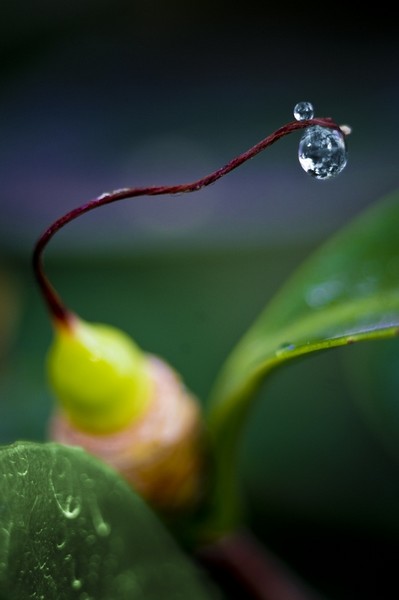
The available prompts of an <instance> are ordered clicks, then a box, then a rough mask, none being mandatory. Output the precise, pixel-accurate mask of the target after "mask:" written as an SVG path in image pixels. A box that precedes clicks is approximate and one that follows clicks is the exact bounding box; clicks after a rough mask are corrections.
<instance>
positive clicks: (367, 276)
mask: <svg viewBox="0 0 399 600" xmlns="http://www.w3.org/2000/svg"><path fill="white" fill-rule="evenodd" d="M398 224H399V192H397V193H395V194H392V195H391V196H389V197H387V198H385V199H384V200H383V201H380V202H379V203H377V204H376V205H375V206H372V207H371V208H370V209H368V210H367V211H366V212H365V213H364V214H362V215H360V216H359V217H357V218H356V219H355V220H354V221H353V222H352V223H350V224H349V225H348V226H347V227H345V228H344V229H343V230H342V231H340V232H338V233H337V234H336V235H335V236H333V237H332V239H331V240H329V241H328V242H327V243H326V244H324V245H323V247H321V248H320V250H319V251H317V252H316V253H315V254H314V255H313V256H312V257H311V258H310V259H308V260H307V261H306V262H305V264H303V266H302V267H301V268H300V269H299V270H298V271H297V272H296V273H295V274H294V276H293V277H292V278H291V279H290V280H289V281H288V282H287V284H286V285H285V286H284V287H283V288H282V289H281V291H280V292H279V293H278V294H277V295H276V296H275V298H274V299H273V301H272V302H271V303H270V304H269V305H268V306H267V307H266V309H265V310H264V312H263V313H262V314H261V315H260V317H259V318H258V319H257V320H256V322H255V323H254V325H253V326H252V327H251V328H250V329H249V331H248V333H247V334H246V335H245V336H244V337H243V338H242V340H241V341H239V343H238V344H237V346H236V348H235V349H234V350H233V352H232V354H231V355H230V357H229V358H228V360H227V362H226V364H225V366H224V368H223V370H222V373H221V375H220V378H219V380H218V381H217V385H216V386H215V388H214V392H213V394H212V402H211V405H210V410H211V415H213V416H215V417H216V416H217V415H219V414H221V413H224V411H225V410H229V407H230V406H231V405H232V404H233V405H234V404H235V403H236V402H240V399H241V398H242V397H243V396H248V395H250V394H251V392H253V391H254V390H255V389H256V387H257V385H258V384H259V383H260V382H261V381H262V379H263V378H264V377H265V375H266V374H267V373H268V372H269V371H271V370H272V369H274V368H275V367H278V366H280V365H281V364H284V363H286V362H288V361H289V360H291V359H293V358H296V357H299V356H301V355H304V354H307V353H310V352H316V351H320V350H325V349H328V348H332V347H334V346H340V345H344V344H349V343H354V342H356V341H360V340H368V339H376V338H388V337H392V336H395V335H397V334H398V328H399V235H398Z"/></svg>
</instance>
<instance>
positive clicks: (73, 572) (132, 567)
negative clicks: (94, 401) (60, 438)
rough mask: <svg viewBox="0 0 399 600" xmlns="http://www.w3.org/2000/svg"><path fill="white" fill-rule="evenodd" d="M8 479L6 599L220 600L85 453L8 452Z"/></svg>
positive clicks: (0, 591)
mask: <svg viewBox="0 0 399 600" xmlns="http://www.w3.org/2000/svg"><path fill="white" fill-rule="evenodd" d="M0 481H1V485H0V597H1V598H2V599H3V600H69V599H73V598H77V599H79V600H110V599H111V598H114V599H115V600H116V599H117V600H133V599H134V600H142V599H143V600H144V599H145V600H151V599H154V600H159V598H165V599H171V600H173V599H176V600H178V599H182V598H190V599H191V598H193V599H196V600H205V599H208V600H209V598H210V597H211V592H210V589H211V588H210V587H209V588H208V584H207V583H206V582H205V581H204V580H203V578H202V573H200V572H199V571H197V569H196V567H195V566H194V564H193V563H191V562H190V561H189V560H188V559H187V558H186V557H185V555H184V554H183V552H182V551H181V549H180V548H179V547H178V545H177V543H176V542H175V540H174V539H173V538H172V537H171V536H170V535H169V534H168V532H167V531H166V529H164V527H163V526H162V524H161V523H160V521H159V520H158V519H157V517H156V516H155V515H154V514H153V513H152V512H151V511H150V510H149V508H148V507H147V506H146V505H145V504H144V503H143V502H142V501H141V499H140V498H139V497H137V496H136V495H135V494H134V492H133V491H132V490H131V489H130V488H129V487H128V485H127V484H126V483H125V482H124V481H123V480H122V479H121V478H120V477H119V476H118V475H117V474H116V473H115V472H114V471H113V470H111V468H109V467H107V466H105V465H103V464H102V463H100V461H98V460H97V459H95V458H93V457H91V456H89V455H88V454H87V453H86V452H85V451H84V450H82V449H80V448H77V447H65V446H62V445H59V444H55V443H44V444H38V443H34V442H17V443H15V444H12V445H10V446H5V447H2V448H1V449H0ZM212 597H214V595H213V589H212Z"/></svg>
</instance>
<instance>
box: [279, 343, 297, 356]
mask: <svg viewBox="0 0 399 600" xmlns="http://www.w3.org/2000/svg"><path fill="white" fill-rule="evenodd" d="M295 348H296V346H295V344H291V343H290V342H284V343H283V344H281V345H280V347H279V348H278V349H277V350H276V356H283V355H285V354H289V353H290V352H292V351H293V350H295Z"/></svg>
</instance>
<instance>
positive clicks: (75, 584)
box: [72, 579, 82, 590]
mask: <svg viewBox="0 0 399 600" xmlns="http://www.w3.org/2000/svg"><path fill="white" fill-rule="evenodd" d="M81 587H82V582H81V580H80V579H74V580H73V581H72V589H74V590H80V588H81Z"/></svg>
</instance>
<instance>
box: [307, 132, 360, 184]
mask: <svg viewBox="0 0 399 600" xmlns="http://www.w3.org/2000/svg"><path fill="white" fill-rule="evenodd" d="M298 158H299V162H300V164H301V167H302V168H303V170H304V171H306V173H309V175H311V176H312V177H314V178H315V179H330V178H331V177H335V176H336V175H338V174H339V173H341V171H342V170H343V169H344V168H345V166H346V164H347V161H348V153H347V147H346V141H345V138H344V136H343V135H342V133H341V132H340V131H337V130H336V129H330V128H328V127H320V126H319V125H314V126H312V127H308V128H307V129H305V133H304V134H303V136H302V138H301V140H300V142H299V150H298Z"/></svg>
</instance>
